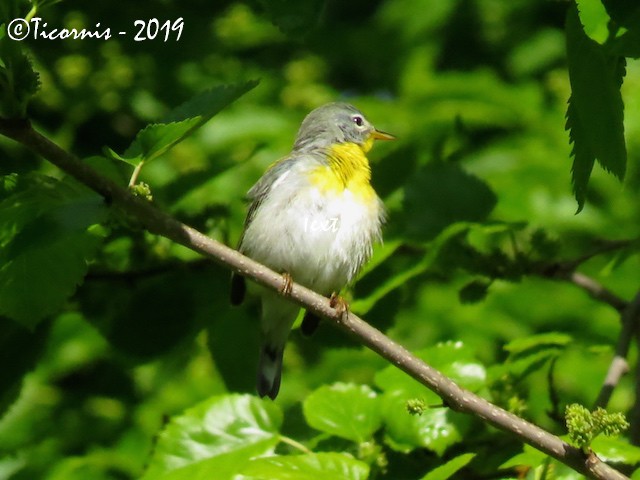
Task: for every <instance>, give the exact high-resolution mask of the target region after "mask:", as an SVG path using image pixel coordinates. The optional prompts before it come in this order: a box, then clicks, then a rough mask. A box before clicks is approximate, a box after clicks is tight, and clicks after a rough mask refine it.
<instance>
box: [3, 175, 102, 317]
mask: <svg viewBox="0 0 640 480" xmlns="http://www.w3.org/2000/svg"><path fill="white" fill-rule="evenodd" d="M19 182H20V185H19V186H17V187H15V188H16V191H15V192H14V193H13V194H12V195H9V196H8V197H6V198H5V199H4V200H2V201H0V225H1V227H0V246H2V250H1V251H0V314H4V315H7V316H8V317H10V318H12V319H14V320H16V321H17V322H19V323H20V324H22V325H24V326H26V327H29V328H32V327H34V326H35V325H36V324H37V323H38V322H39V321H40V320H42V319H43V318H44V317H45V316H46V315H49V314H51V313H54V312H55V311H57V310H58V309H60V307H61V306H62V305H63V304H64V302H65V301H66V300H67V298H69V297H70V296H71V295H72V294H73V292H74V291H75V289H76V287H77V286H78V285H79V284H80V283H81V282H82V279H83V277H84V275H85V273H86V271H87V267H88V265H87V262H88V260H89V259H90V258H91V257H92V256H93V254H94V252H95V251H96V249H97V248H98V246H99V245H100V243H101V237H100V233H99V232H97V231H89V230H88V228H89V227H90V226H91V225H94V224H96V223H100V222H101V221H102V220H103V219H104V218H105V216H106V212H107V209H106V207H105V205H104V202H103V201H102V198H101V197H99V196H98V195H96V194H94V193H92V192H88V191H86V190H80V191H77V190H75V189H73V188H72V187H71V186H69V185H66V184H63V183H61V182H59V181H57V180H54V179H51V178H46V177H28V178H26V179H20V180H19Z"/></svg>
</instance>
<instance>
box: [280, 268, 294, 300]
mask: <svg viewBox="0 0 640 480" xmlns="http://www.w3.org/2000/svg"><path fill="white" fill-rule="evenodd" d="M292 288H293V278H291V274H290V273H287V272H284V273H283V274H282V288H281V289H280V293H281V294H282V295H284V296H285V297H288V296H289V295H291V289H292Z"/></svg>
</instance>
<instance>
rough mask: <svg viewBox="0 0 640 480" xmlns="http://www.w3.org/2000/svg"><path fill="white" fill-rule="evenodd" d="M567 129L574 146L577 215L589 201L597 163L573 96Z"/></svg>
mask: <svg viewBox="0 0 640 480" xmlns="http://www.w3.org/2000/svg"><path fill="white" fill-rule="evenodd" d="M565 128H566V129H567V130H569V143H572V144H573V148H572V149H571V155H573V163H572V164H571V183H572V185H573V194H574V196H575V197H576V202H578V210H577V211H576V213H580V212H581V211H582V209H583V208H584V204H585V202H586V201H587V187H588V185H589V179H590V178H591V172H592V171H593V166H594V164H595V163H596V156H595V154H594V153H593V152H592V151H591V149H590V148H589V143H588V140H587V135H588V134H587V132H586V129H585V128H584V126H583V125H582V123H581V122H580V118H579V117H578V115H577V113H576V109H575V107H574V106H573V96H571V97H569V102H568V105H567V123H566V126H565Z"/></svg>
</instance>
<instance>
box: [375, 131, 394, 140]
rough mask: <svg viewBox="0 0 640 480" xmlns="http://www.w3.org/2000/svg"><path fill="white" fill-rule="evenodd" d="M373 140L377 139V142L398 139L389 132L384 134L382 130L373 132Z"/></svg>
mask: <svg viewBox="0 0 640 480" xmlns="http://www.w3.org/2000/svg"><path fill="white" fill-rule="evenodd" d="M371 138H375V139H376V140H395V139H396V137H394V136H393V135H391V134H390V133H387V132H382V131H380V130H374V131H373V132H371Z"/></svg>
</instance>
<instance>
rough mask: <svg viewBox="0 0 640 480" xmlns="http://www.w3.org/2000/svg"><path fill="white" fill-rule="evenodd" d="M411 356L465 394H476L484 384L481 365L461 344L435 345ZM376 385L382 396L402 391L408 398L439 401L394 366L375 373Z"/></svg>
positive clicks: (484, 374)
mask: <svg viewBox="0 0 640 480" xmlns="http://www.w3.org/2000/svg"><path fill="white" fill-rule="evenodd" d="M413 354H414V355H415V356H416V357H418V358H420V359H421V360H424V361H425V362H426V363H428V364H429V365H430V366H432V367H433V368H436V369H438V370H439V371H440V372H442V373H443V374H444V375H446V376H447V377H449V378H451V379H452V380H453V381H454V382H456V383H457V384H458V385H460V386H462V387H464V388H466V389H468V390H471V391H474V392H476V391H479V390H480V389H482V388H483V387H484V386H485V384H486V378H487V375H486V370H485V368H484V365H482V364H481V363H480V362H479V361H477V360H476V359H475V358H474V354H473V351H472V350H471V349H470V348H468V347H466V346H464V344H463V343H462V342H445V343H438V344H437V345H435V346H433V347H431V348H427V349H425V350H420V351H418V352H413ZM375 383H376V385H377V386H378V387H380V388H381V389H382V390H384V391H385V392H387V391H402V392H403V393H404V394H406V396H407V397H423V398H425V399H426V401H427V402H437V401H438V400H439V398H440V397H438V396H437V395H436V394H435V393H433V392H431V391H430V390H428V389H427V387H425V386H424V385H422V384H421V383H419V382H418V381H417V380H414V379H413V378H411V377H410V376H408V375H407V374H406V373H404V372H402V371H401V370H398V368H396V367H394V366H389V367H387V368H385V369H383V370H382V371H380V372H378V373H377V374H376V376H375Z"/></svg>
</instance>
